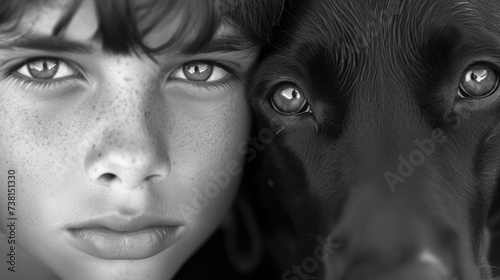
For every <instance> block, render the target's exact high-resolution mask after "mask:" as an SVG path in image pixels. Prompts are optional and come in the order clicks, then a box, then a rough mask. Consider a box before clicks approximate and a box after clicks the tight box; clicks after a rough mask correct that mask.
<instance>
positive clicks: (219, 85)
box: [4, 57, 239, 90]
mask: <svg viewBox="0 0 500 280" xmlns="http://www.w3.org/2000/svg"><path fill="white" fill-rule="evenodd" d="M42 59H54V60H57V61H59V62H61V61H62V62H64V63H65V64H66V65H67V67H70V68H72V69H73V70H74V71H75V72H76V73H77V75H75V76H68V77H63V78H56V79H47V80H41V79H37V78H32V77H27V76H25V75H23V74H19V73H17V71H19V69H21V68H22V67H24V66H25V65H26V64H27V63H29V62H30V61H33V60H42ZM188 63H205V64H209V65H212V66H214V67H220V68H222V69H223V70H225V71H226V72H228V77H225V78H223V79H221V80H219V81H213V82H207V81H199V82H198V81H191V80H184V79H178V78H175V77H173V75H174V73H175V71H176V70H177V69H179V68H180V67H183V66H184V65H185V64H188ZM82 72H83V71H82V70H81V69H80V68H79V67H76V66H75V65H74V63H71V62H68V61H66V60H64V59H60V58H56V57H31V58H28V59H25V60H23V61H22V62H20V63H17V64H16V65H14V66H12V67H10V68H9V70H7V71H6V73H5V74H4V78H6V79H12V80H13V81H14V82H15V85H18V84H20V86H22V87H23V88H27V87H33V89H34V90H49V89H51V88H52V87H53V88H57V87H59V86H61V85H62V84H63V83H65V82H68V80H70V79H74V78H79V79H85V78H84V75H83V74H82ZM237 80H239V78H238V76H237V75H236V73H235V71H234V70H233V69H232V68H231V67H228V66H227V65H225V64H222V63H219V62H215V61H211V60H193V61H189V62H185V63H183V64H181V65H179V66H177V67H176V68H174V71H169V74H168V76H167V78H166V81H177V82H183V83H186V84H189V85H190V86H192V87H195V88H196V89H199V90H207V89H208V90H229V89H230V88H231V86H232V85H233V83H234V82H235V81H237Z"/></svg>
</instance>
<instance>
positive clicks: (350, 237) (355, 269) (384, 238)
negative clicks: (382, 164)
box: [327, 200, 479, 280]
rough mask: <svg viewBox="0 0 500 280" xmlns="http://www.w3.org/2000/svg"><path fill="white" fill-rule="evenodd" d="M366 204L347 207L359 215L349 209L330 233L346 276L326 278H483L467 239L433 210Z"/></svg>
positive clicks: (387, 203)
mask: <svg viewBox="0 0 500 280" xmlns="http://www.w3.org/2000/svg"><path fill="white" fill-rule="evenodd" d="M372 201H373V200H372ZM364 203H365V205H364V206H365V207H360V206H359V205H357V207H353V208H350V207H348V209H356V211H354V210H353V211H352V212H351V211H349V210H348V211H347V212H346V213H345V215H344V218H345V219H343V221H341V223H340V225H339V226H338V227H337V228H336V230H335V231H334V232H333V234H332V237H333V241H334V242H336V243H339V244H341V246H340V248H339V252H338V253H339V254H338V256H339V258H340V259H341V263H343V265H342V267H343V269H342V270H343V272H342V273H341V275H342V276H341V277H338V276H336V277H328V278H327V279H342V280H368V279H369V280H401V279H405V280H413V279H415V280H417V279H418V280H455V279H468V280H477V279H479V270H478V268H477V266H475V264H474V260H473V257H472V253H471V252H470V249H469V250H467V248H470V246H471V245H470V242H469V241H467V237H466V236H467V235H465V234H464V233H463V232H462V229H458V228H455V227H453V226H451V225H452V223H449V221H447V220H446V219H445V218H444V217H439V215H436V214H434V215H430V214H431V212H435V210H431V211H428V210H429V209H426V210H424V211H421V210H417V207H412V205H411V204H405V203H404V200H403V201H383V203H380V202H379V203H377V205H369V204H370V202H366V201H364ZM367 204H368V205H367ZM366 206H369V207H366Z"/></svg>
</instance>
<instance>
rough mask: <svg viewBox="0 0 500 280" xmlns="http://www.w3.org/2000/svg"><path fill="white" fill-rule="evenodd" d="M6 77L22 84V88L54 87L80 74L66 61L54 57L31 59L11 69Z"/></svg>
mask: <svg viewBox="0 0 500 280" xmlns="http://www.w3.org/2000/svg"><path fill="white" fill-rule="evenodd" d="M7 75H8V76H11V77H12V78H15V79H16V80H18V81H21V82H23V85H24V86H39V85H45V86H49V85H50V86H55V85H58V82H63V81H65V80H67V79H69V78H80V77H81V74H80V71H78V70H77V69H76V68H75V67H74V66H72V65H71V64H70V63H69V62H67V61H66V60H63V59H60V58H55V57H33V58H29V59H27V60H25V61H23V62H21V63H19V64H17V65H16V66H14V67H12V68H11V70H10V71H9V73H8V74H7Z"/></svg>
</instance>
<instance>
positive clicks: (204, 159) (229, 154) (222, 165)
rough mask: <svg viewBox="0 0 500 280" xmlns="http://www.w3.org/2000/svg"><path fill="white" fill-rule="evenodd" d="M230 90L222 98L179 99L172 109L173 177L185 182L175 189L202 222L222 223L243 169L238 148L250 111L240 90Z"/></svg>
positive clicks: (170, 145) (245, 134) (170, 140)
mask: <svg viewBox="0 0 500 280" xmlns="http://www.w3.org/2000/svg"><path fill="white" fill-rule="evenodd" d="M228 94H231V96H230V98H225V99H223V100H222V101H218V102H208V103H205V104H196V103H191V102H187V103H184V102H179V103H178V106H174V108H175V109H172V110H170V111H171V112H172V115H171V116H172V117H173V118H175V120H174V121H173V122H172V125H173V127H172V131H171V133H170V138H169V139H167V140H168V146H169V147H175V148H169V155H170V157H171V160H172V173H171V176H173V177H175V178H178V180H179V181H182V182H183V183H181V184H179V185H182V186H184V188H177V189H178V191H180V192H182V193H183V196H186V199H185V201H187V202H188V203H187V205H186V206H187V207H188V209H186V211H187V212H192V214H196V215H197V216H198V214H199V216H198V218H196V220H200V221H203V223H212V224H218V222H219V220H220V219H221V218H222V217H223V216H224V214H225V213H226V211H227V209H228V207H229V206H230V204H231V203H232V201H233V198H234V195H235V193H236V191H237V189H238V188H237V187H238V185H239V180H240V177H241V173H242V171H243V167H244V166H243V162H244V156H245V154H243V153H241V151H240V152H238V146H240V145H241V144H242V143H245V142H246V140H247V137H248V135H249V130H250V122H251V118H250V111H249V108H248V105H247V102H246V98H245V95H244V94H243V92H242V91H240V92H231V93H228ZM177 101H178V100H177ZM201 217H202V218H201ZM192 219H194V218H193V217H192ZM200 226H202V225H200ZM206 228H209V227H208V226H207V227H206Z"/></svg>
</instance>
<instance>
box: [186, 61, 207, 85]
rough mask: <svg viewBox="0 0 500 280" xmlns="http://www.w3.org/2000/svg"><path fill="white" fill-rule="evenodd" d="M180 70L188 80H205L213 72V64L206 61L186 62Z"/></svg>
mask: <svg viewBox="0 0 500 280" xmlns="http://www.w3.org/2000/svg"><path fill="white" fill-rule="evenodd" d="M182 71H183V72H184V75H185V76H186V78H187V79H188V80H191V81H206V80H208V78H210V76H211V75H212V72H213V66H212V65H209V64H206V63H200V62H197V63H192V64H186V65H184V66H183V67H182Z"/></svg>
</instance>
